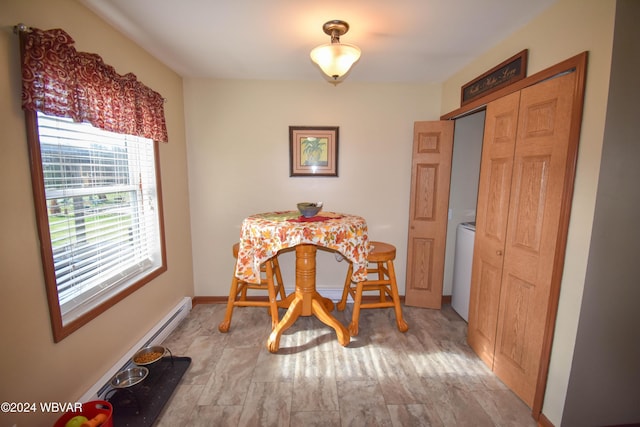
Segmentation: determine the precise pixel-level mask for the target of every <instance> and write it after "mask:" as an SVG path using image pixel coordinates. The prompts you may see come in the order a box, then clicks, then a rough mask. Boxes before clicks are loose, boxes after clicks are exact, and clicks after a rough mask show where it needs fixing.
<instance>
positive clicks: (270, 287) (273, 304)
mask: <svg viewBox="0 0 640 427" xmlns="http://www.w3.org/2000/svg"><path fill="white" fill-rule="evenodd" d="M266 267H267V291H268V292H269V312H270V313H271V330H273V329H275V327H276V326H277V325H278V321H279V320H280V319H279V318H278V303H277V301H276V290H275V287H274V284H273V275H274V273H273V268H272V267H271V262H267V263H266Z"/></svg>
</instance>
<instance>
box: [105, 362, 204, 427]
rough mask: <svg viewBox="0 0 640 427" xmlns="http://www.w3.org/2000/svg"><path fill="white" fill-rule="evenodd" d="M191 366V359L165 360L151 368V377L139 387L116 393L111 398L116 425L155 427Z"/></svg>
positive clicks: (120, 390) (119, 426)
mask: <svg viewBox="0 0 640 427" xmlns="http://www.w3.org/2000/svg"><path fill="white" fill-rule="evenodd" d="M190 364H191V358H190V357H175V356H168V357H163V358H162V359H161V360H159V361H157V362H156V363H154V364H152V365H148V366H147V368H149V375H147V378H145V379H144V380H143V381H141V382H140V383H139V384H136V385H134V386H132V387H129V388H123V389H118V390H116V391H115V392H114V393H113V394H112V395H111V396H110V397H108V399H107V400H108V401H109V402H110V403H111V405H113V415H112V417H113V426H114V427H149V426H151V425H152V424H153V423H154V421H155V420H156V418H158V415H160V412H161V411H162V408H163V407H164V405H165V404H166V403H167V401H168V400H169V398H170V397H171V395H172V394H173V392H174V390H175V389H176V386H177V385H178V383H179V382H180V379H181V378H182V376H183V375H184V373H185V372H186V371H187V368H189V365H190Z"/></svg>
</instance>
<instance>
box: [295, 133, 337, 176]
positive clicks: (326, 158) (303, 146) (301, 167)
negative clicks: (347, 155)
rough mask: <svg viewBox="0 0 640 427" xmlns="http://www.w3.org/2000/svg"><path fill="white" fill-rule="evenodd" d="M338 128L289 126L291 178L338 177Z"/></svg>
mask: <svg viewBox="0 0 640 427" xmlns="http://www.w3.org/2000/svg"><path fill="white" fill-rule="evenodd" d="M338 131H339V128H338V126H289V167H290V170H289V176H321V177H322V176H338V139H339V134H338Z"/></svg>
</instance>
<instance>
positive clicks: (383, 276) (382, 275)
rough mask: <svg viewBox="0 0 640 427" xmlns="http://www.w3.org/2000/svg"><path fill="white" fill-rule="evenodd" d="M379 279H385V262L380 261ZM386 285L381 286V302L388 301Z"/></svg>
mask: <svg viewBox="0 0 640 427" xmlns="http://www.w3.org/2000/svg"><path fill="white" fill-rule="evenodd" d="M377 264H378V280H380V281H383V280H385V273H384V263H383V262H378V263H377ZM384 289H385V287H383V286H381V287H380V302H386V301H387V297H386V294H385V291H384Z"/></svg>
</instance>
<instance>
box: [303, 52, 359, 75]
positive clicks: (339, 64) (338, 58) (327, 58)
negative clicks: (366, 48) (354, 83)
mask: <svg viewBox="0 0 640 427" xmlns="http://www.w3.org/2000/svg"><path fill="white" fill-rule="evenodd" d="M358 59H360V49H359V48H358V47H356V46H353V45H350V44H343V43H328V44H323V45H321V46H318V47H316V48H314V49H313V50H312V51H311V60H312V61H313V62H315V63H316V64H318V66H319V67H320V69H321V70H322V71H323V72H324V73H325V74H326V75H327V76H329V77H331V78H332V79H334V80H338V79H339V78H340V77H342V76H344V75H345V74H346V73H347V72H348V71H349V69H351V66H352V65H353V64H355V62H356V61H357V60H358Z"/></svg>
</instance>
